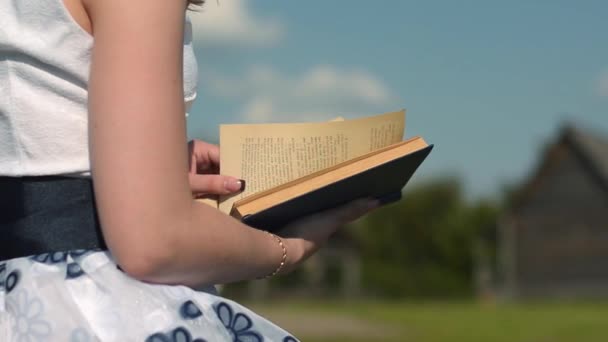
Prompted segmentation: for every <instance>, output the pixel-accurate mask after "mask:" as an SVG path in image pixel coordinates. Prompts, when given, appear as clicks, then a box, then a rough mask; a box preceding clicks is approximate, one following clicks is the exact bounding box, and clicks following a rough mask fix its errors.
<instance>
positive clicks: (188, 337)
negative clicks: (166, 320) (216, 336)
mask: <svg viewBox="0 0 608 342" xmlns="http://www.w3.org/2000/svg"><path fill="white" fill-rule="evenodd" d="M146 342H205V340H203V339H202V338H197V339H192V334H190V332H189V331H188V329H186V328H184V327H179V328H177V329H174V330H173V331H172V332H171V333H169V334H163V333H156V334H154V335H151V336H150V337H148V338H147V339H146Z"/></svg>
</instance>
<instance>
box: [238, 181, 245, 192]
mask: <svg viewBox="0 0 608 342" xmlns="http://www.w3.org/2000/svg"><path fill="white" fill-rule="evenodd" d="M239 182H241V190H239V191H245V185H246V184H247V183H246V182H245V180H244V179H239Z"/></svg>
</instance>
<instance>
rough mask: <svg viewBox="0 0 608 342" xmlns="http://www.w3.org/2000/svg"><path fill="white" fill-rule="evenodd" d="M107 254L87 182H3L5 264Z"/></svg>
mask: <svg viewBox="0 0 608 342" xmlns="http://www.w3.org/2000/svg"><path fill="white" fill-rule="evenodd" d="M76 249H107V248H106V245H105V243H104V240H103V236H102V234H101V229H100V226H99V220H98V218H97V210H96V208H95V197H94V195H93V184H92V182H91V180H90V179H87V178H70V177H59V176H44V177H0V260H8V259H13V258H18V257H23V256H29V255H35V254H42V253H47V252H59V251H70V250H76Z"/></svg>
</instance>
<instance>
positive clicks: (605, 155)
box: [564, 125, 608, 186]
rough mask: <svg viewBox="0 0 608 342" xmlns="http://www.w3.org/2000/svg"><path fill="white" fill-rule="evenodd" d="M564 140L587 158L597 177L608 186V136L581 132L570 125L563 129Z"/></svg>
mask: <svg viewBox="0 0 608 342" xmlns="http://www.w3.org/2000/svg"><path fill="white" fill-rule="evenodd" d="M564 134H565V135H566V139H569V140H570V141H571V142H572V144H573V145H574V147H576V148H578V150H579V152H580V153H581V154H583V156H584V157H586V158H587V161H588V162H589V163H590V165H591V166H592V168H593V169H594V171H595V172H597V174H598V176H600V178H601V179H602V180H603V181H604V185H606V186H608V136H601V135H599V134H598V133H596V132H591V131H589V130H582V129H580V128H576V127H574V126H572V125H568V126H566V127H565V129H564Z"/></svg>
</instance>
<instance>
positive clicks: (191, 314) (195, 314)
mask: <svg viewBox="0 0 608 342" xmlns="http://www.w3.org/2000/svg"><path fill="white" fill-rule="evenodd" d="M179 314H180V316H181V317H182V318H183V319H196V318H199V317H201V316H202V315H203V313H202V312H201V310H200V309H199V308H198V306H196V304H194V302H193V301H191V300H189V301H187V302H185V303H184V304H182V306H181V307H180V309H179Z"/></svg>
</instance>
